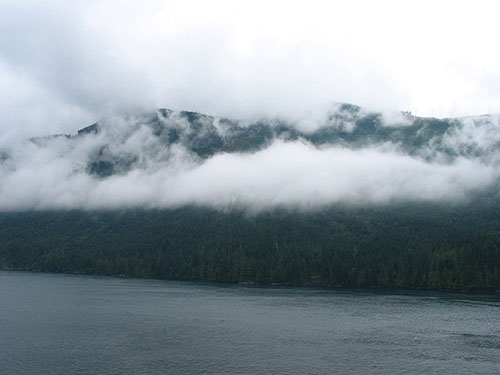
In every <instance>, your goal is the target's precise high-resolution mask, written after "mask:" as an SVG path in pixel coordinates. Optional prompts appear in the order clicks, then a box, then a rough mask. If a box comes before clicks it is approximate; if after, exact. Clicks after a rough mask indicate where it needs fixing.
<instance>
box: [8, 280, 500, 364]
mask: <svg viewBox="0 0 500 375" xmlns="http://www.w3.org/2000/svg"><path fill="white" fill-rule="evenodd" d="M332 373H333V374H335V373H336V374H346V373H353V374H499V373H500V296H499V295H474V294H460V293H431V292H381V291H357V290H328V289H312V288H286V287H251V286H241V285H225V284H205V283H185V282H174V281H159V280H141V279H121V278H113V277H93V276H76V275H54V274H40V273H29V272H15V271H0V374H332Z"/></svg>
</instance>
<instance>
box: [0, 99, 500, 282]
mask: <svg viewBox="0 0 500 375" xmlns="http://www.w3.org/2000/svg"><path fill="white" fill-rule="evenodd" d="M313 122H314V124H313V125H311V124H310V123H308V122H307V121H306V122H305V123H304V122H301V121H296V122H294V121H291V120H283V119H260V120H255V121H237V120H231V119H224V118H218V117H213V116H208V115H204V114H200V113H195V112H185V111H172V110H167V109H160V110H158V111H152V112H148V113H140V114H134V115H127V116H120V117H118V118H108V119H103V120H101V121H99V122H97V123H95V124H93V125H91V126H88V127H85V128H82V129H81V130H80V131H78V133H77V134H74V135H58V136H47V137H42V138H40V137H39V138H32V139H30V140H29V141H26V142H24V143H23V144H21V145H10V146H8V147H4V148H2V149H0V267H1V268H5V269H24V270H34V271H51V272H77V273H89V274H109V275H122V276H134V277H155V278H166V279H178V280H209V281H221V282H253V283H267V284H268V283H278V284H291V285H323V286H337V285H341V286H346V287H400V288H422V289H459V290H461V289H473V290H500V214H499V212H500V198H499V190H498V186H499V185H498V182H499V176H500V174H499V170H500V168H499V167H500V153H499V149H500V123H499V118H498V116H490V115H487V116H476V117H468V118H461V119H433V118H419V117H414V116H412V115H411V114H409V113H402V114H399V115H398V116H393V117H387V115H384V114H382V113H372V112H366V111H364V110H362V109H361V108H359V107H357V106H354V105H350V104H340V105H337V106H335V107H334V108H333V109H332V110H330V111H328V112H327V113H326V114H325V115H324V116H322V117H320V118H316V119H315V120H314V121H313Z"/></svg>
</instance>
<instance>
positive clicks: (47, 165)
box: [0, 113, 500, 212]
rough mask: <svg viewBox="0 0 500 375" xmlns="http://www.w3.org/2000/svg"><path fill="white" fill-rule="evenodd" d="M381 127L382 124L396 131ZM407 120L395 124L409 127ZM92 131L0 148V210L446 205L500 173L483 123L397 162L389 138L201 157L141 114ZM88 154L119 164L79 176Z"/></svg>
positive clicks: (279, 144) (278, 144) (489, 120)
mask: <svg viewBox="0 0 500 375" xmlns="http://www.w3.org/2000/svg"><path fill="white" fill-rule="evenodd" d="M396 117H397V116H395V117H394V118H396ZM385 119H386V123H384V124H383V126H396V125H395V124H394V123H391V122H389V121H388V120H387V118H385ZM164 121H165V123H166V124H167V125H168V126H170V127H173V128H175V129H177V130H179V131H181V130H184V131H185V132H186V134H187V135H186V137H188V136H190V135H192V134H191V132H192V130H190V129H189V128H188V126H189V124H188V123H187V122H186V120H185V119H183V118H182V116H179V115H178V114H176V113H172V114H171V116H170V117H169V118H168V119H165V120H164ZM204 121H207V122H209V121H211V122H212V123H213V124H214V125H216V126H217V127H216V129H217V131H218V132H219V134H220V135H222V136H225V137H228V136H229V135H228V131H229V130H228V129H225V128H224V126H222V124H221V120H220V119H219V118H207V120H204ZM314 121H316V120H311V121H310V123H313V122H314ZM408 121H409V120H408V119H407V118H406V119H405V120H404V121H403V122H402V123H400V124H399V125H398V126H400V127H405V126H409V125H408V123H407V122H408ZM342 124H343V125H342V126H343V128H344V129H351V131H353V129H354V128H355V127H356V123H355V121H354V120H352V119H351V120H349V119H347V120H346V121H345V122H343V123H342ZM208 125H210V124H208ZM100 126H101V127H100V130H99V131H98V132H97V133H95V134H94V133H92V132H90V133H88V134H85V135H80V136H76V135H73V136H58V137H44V138H35V139H31V140H25V141H20V142H15V143H11V144H9V145H4V146H3V148H1V149H0V210H2V211H11V210H14V211H18V210H33V209H35V210H42V209H85V210H92V209H120V208H175V207H180V206H183V205H197V206H205V207H213V208H216V209H222V210H227V209H231V208H244V209H247V210H248V211H250V212H258V211H261V210H266V209H269V208H275V207H292V208H296V209H302V210H310V209H316V208H321V207H325V206H328V205H332V204H339V203H342V204H349V205H366V204H377V205H381V204H382V205H385V204H390V203H395V202H450V203H456V202H466V201H467V199H468V198H469V197H470V195H471V194H472V193H477V192H481V191H484V190H486V189H490V190H491V189H493V190H494V191H496V190H495V189H497V186H498V185H497V183H498V179H499V172H500V163H499V161H500V155H498V145H500V131H499V129H500V123H499V118H498V117H492V116H487V117H477V118H464V119H462V120H461V121H460V122H459V124H458V125H457V126H455V127H452V128H450V130H449V131H447V132H446V133H445V134H444V136H442V144H444V145H445V147H446V150H449V149H452V150H455V151H456V154H454V155H455V156H454V157H453V158H451V159H450V157H445V155H444V151H442V147H441V148H438V147H437V146H436V144H437V143H436V142H434V141H432V142H429V143H428V144H424V145H423V146H422V148H421V149H420V150H419V152H418V153H413V154H408V153H405V152H404V151H403V150H402V149H401V147H400V145H398V144H396V143H394V142H391V141H387V142H383V143H377V144H370V145H366V146H363V147H351V146H350V145H338V144H323V145H320V146H315V145H313V144H311V143H310V142H308V141H307V140H306V139H304V138H303V137H299V138H298V139H296V140H286V139H282V138H279V137H278V138H275V139H272V140H270V142H269V143H268V144H266V145H265V147H261V148H259V149H258V150H250V151H246V152H241V151H235V152H217V153H215V154H214V155H209V156H208V157H205V158H203V157H200V156H198V155H197V154H196V153H194V152H193V151H192V150H190V149H189V147H188V146H187V143H186V142H185V140H184V139H183V138H182V137H183V135H182V134H183V133H179V134H181V141H179V142H177V143H172V144H168V143H165V141H164V139H162V138H161V137H159V136H157V135H155V134H154V129H153V128H152V127H151V126H147V124H145V123H144V121H141V118H140V117H134V116H132V117H130V116H127V117H114V118H110V119H108V120H106V121H103V122H102V123H101V125H100ZM319 126H320V125H318V124H316V125H315V127H316V128H318V127H319ZM335 126H340V125H335ZM186 139H187V138H186ZM463 150H466V151H467V152H465V153H464V152H462V151H463ZM468 150H472V152H469V151H468ZM447 152H448V151H447ZM96 155H101V156H102V155H104V157H106V158H107V160H118V158H119V159H120V160H121V161H122V162H123V163H125V164H126V165H129V164H130V166H129V167H127V168H126V169H124V170H122V171H117V172H116V173H113V174H111V175H109V176H97V175H95V174H93V173H91V172H90V171H89V162H90V161H91V160H94V159H95V157H96Z"/></svg>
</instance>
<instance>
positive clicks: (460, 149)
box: [78, 103, 500, 177]
mask: <svg viewBox="0 0 500 375" xmlns="http://www.w3.org/2000/svg"><path fill="white" fill-rule="evenodd" d="M125 121H126V123H127V124H128V126H127V127H126V129H124V130H123V132H121V133H120V134H119V136H118V137H113V138H112V140H113V141H112V142H111V144H106V145H103V146H102V147H101V148H100V149H99V150H97V151H95V150H94V151H93V154H92V155H90V156H89V160H88V165H87V170H88V171H89V173H91V174H93V175H95V176H99V177H106V176H110V175H113V174H117V173H126V172H128V171H130V170H131V169H133V168H135V167H138V166H139V164H140V163H139V160H140V159H141V157H140V155H138V153H140V154H142V155H144V154H147V153H148V152H150V151H148V152H146V150H144V149H138V152H137V153H136V154H134V153H131V152H124V150H122V147H121V146H123V145H124V144H125V143H126V142H127V141H128V140H129V139H130V138H131V137H133V136H134V134H136V133H137V132H138V131H139V130H140V129H141V128H143V127H145V128H147V129H149V130H150V131H151V133H152V134H153V136H154V137H155V140H156V141H157V143H158V144H159V145H161V147H163V148H168V147H172V146H182V147H184V148H185V149H187V150H188V151H189V152H191V153H193V154H194V155H196V156H197V157H199V158H201V159H207V158H209V157H211V156H213V155H215V154H218V153H250V152H255V151H258V150H262V149H264V148H266V147H267V146H269V145H270V144H271V143H272V142H273V141H275V140H278V139H279V140H283V141H297V140H303V141H306V142H309V143H310V144H312V145H314V146H316V147H318V148H321V147H325V146H342V147H347V148H352V149H360V148H363V147H367V146H371V147H376V146H383V145H388V144H389V145H391V146H393V147H396V148H397V149H398V150H399V151H401V152H402V153H405V154H408V155H411V156H419V157H423V158H424V159H426V160H434V159H436V160H440V161H442V160H444V161H446V162H448V163H449V162H453V161H454V160H456V159H457V158H459V157H476V158H481V159H482V160H489V159H491V158H492V157H497V156H498V151H499V150H500V136H499V135H498V134H499V126H498V116H492V115H484V116H476V117H469V118H462V119H458V118H451V119H436V118H424V117H415V116H412V115H411V114H410V113H404V112H402V113H401V114H399V116H395V118H394V119H387V118H385V117H384V115H383V114H382V113H373V112H365V111H363V110H362V109H361V108H360V107H358V106H355V105H352V104H346V103H344V104H339V105H336V106H334V107H333V108H332V109H330V110H329V111H328V112H327V113H326V114H325V115H324V116H323V117H322V118H320V119H317V120H316V123H315V125H314V126H313V129H304V128H303V127H301V124H300V121H295V122H294V121H287V120H282V119H260V120H256V121H253V122H249V121H237V120H231V119H226V118H219V117H214V116H209V115H204V114H200V113H197V112H187V111H173V110H169V109H160V110H158V111H154V112H150V113H142V114H139V115H135V116H129V117H128V118H127V119H126V120H125ZM112 126H113V124H112V123H111V122H109V121H106V120H103V121H101V122H97V123H95V124H92V125H90V126H88V127H86V128H83V129H81V130H79V131H78V136H80V137H81V136H87V135H95V134H99V133H106V132H107V131H109V130H110V129H109V128H110V127H112ZM477 133H480V136H481V139H477V138H475V135H476V134H477Z"/></svg>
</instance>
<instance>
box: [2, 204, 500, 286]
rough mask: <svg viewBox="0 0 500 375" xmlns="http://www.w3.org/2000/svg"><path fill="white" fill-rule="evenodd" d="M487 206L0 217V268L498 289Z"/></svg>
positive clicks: (496, 236)
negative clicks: (304, 211) (253, 213)
mask: <svg viewBox="0 0 500 375" xmlns="http://www.w3.org/2000/svg"><path fill="white" fill-rule="evenodd" d="M498 208H499V204H497V203H491V202H484V203H479V204H478V203H476V204H473V205H472V204H471V205H467V206H444V205H430V204H429V205H410V204H407V205H399V206H392V207H371V208H352V207H351V208H347V207H332V208H329V209H324V210H321V211H316V212H309V213H303V212H294V211H289V210H274V211H272V212H265V213H261V214H258V215H255V216H248V215H247V214H246V213H245V212H240V211H230V212H226V213H224V212H219V211H214V210H210V209H201V208H193V207H191V208H181V209H176V210H164V211H161V210H157V211H141V210H136V211H119V212H116V211H115V212H81V211H67V212H25V213H2V214H0V267H3V268H15V269H25V270H37V271H50V272H81V273H90V274H110V275H124V276H135V277H154V278H166V279H177V280H209V281H221V282H257V283H284V284H294V285H342V286H349V287H371V286H376V287H402V288H424V289H482V290H498V289H500V214H499V213H498V212H499V210H498Z"/></svg>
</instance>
